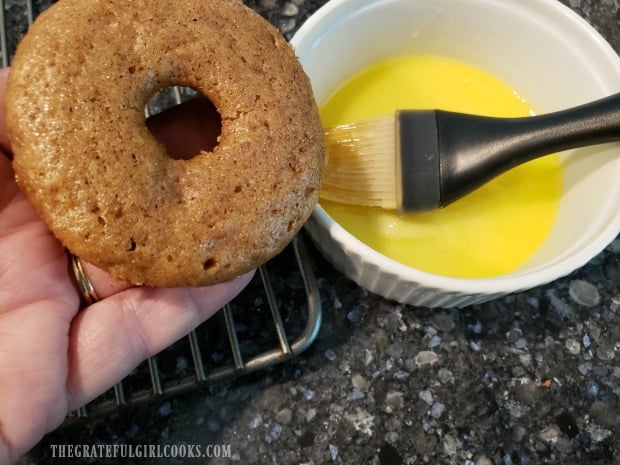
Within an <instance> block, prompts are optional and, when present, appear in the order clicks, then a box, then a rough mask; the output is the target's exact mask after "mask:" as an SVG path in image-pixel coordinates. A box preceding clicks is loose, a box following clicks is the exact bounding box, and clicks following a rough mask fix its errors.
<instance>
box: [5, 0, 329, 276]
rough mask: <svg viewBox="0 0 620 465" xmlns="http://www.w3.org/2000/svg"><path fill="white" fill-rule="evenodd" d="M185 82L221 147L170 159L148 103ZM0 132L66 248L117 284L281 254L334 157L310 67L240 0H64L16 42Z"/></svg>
mask: <svg viewBox="0 0 620 465" xmlns="http://www.w3.org/2000/svg"><path fill="white" fill-rule="evenodd" d="M172 85H181V86H186V87H192V88H194V89H196V90H198V91H199V92H200V93H202V94H203V95H205V96H207V97H208V98H209V99H210V100H211V101H212V102H213V104H214V105H215V107H216V108H217V110H218V111H219V113H220V115H221V118H222V130H221V135H220V139H219V143H218V145H217V146H216V147H215V148H214V149H213V150H212V151H211V152H204V151H203V152H201V153H200V154H198V155H196V156H195V157H193V158H191V159H189V160H175V159H173V158H171V157H170V156H168V155H167V153H166V148H165V147H164V146H163V145H161V144H159V143H158V142H157V141H156V140H155V139H154V137H153V136H152V134H151V133H150V132H149V131H148V129H147V128H146V125H145V121H144V107H145V104H146V103H147V102H148V101H149V100H150V98H151V97H152V96H153V95H154V94H155V93H156V92H157V91H159V90H161V89H163V88H166V87H169V86H172ZM7 126H8V130H9V136H10V139H11V143H12V147H13V151H14V169H15V172H16V176H17V180H18V183H19V185H20V186H21V188H22V189H23V190H24V191H25V192H26V194H27V196H28V197H29V199H30V200H31V202H32V203H33V204H34V205H35V208H36V209H37V211H38V212H39V214H40V215H41V217H42V218H43V220H44V221H45V222H46V223H47V224H48V226H49V227H50V229H51V230H52V232H53V233H54V234H55V235H56V236H57V237H58V238H59V239H60V240H61V242H62V243H63V244H64V246H66V247H67V248H68V249H69V250H71V252H73V253H74V254H76V255H78V256H80V257H81V258H82V259H84V260H86V261H88V262H91V263H93V264H95V265H97V266H99V267H101V268H103V269H105V270H107V271H108V272H110V273H111V274H112V276H113V278H115V279H116V280H118V281H121V282H129V283H133V284H138V285H151V286H168V287H171V286H199V285H207V284H213V283H217V282H222V281H227V280H230V279H232V278H234V277H236V276H238V275H240V274H242V273H244V272H246V271H249V270H251V269H253V268H254V267H256V266H258V265H260V264H262V263H264V262H265V261H267V260H268V259H270V258H271V257H273V256H274V255H275V254H277V253H279V252H280V251H281V250H282V249H283V248H284V247H285V246H286V244H288V242H289V241H290V240H291V239H292V238H293V236H294V235H295V234H296V233H297V231H298V230H299V229H300V228H301V226H302V225H303V223H304V222H305V221H306V220H307V219H308V217H309V215H310V214H311V211H312V208H313V207H314V205H315V204H316V202H317V199H318V192H319V188H320V181H321V176H322V171H323V168H324V165H325V153H324V148H323V134H322V128H321V124H320V120H319V117H318V111H317V108H316V102H315V101H314V97H313V94H312V89H311V86H310V83H309V80H308V78H307V76H306V75H305V74H304V72H303V70H302V68H301V66H300V64H299V61H298V59H297V57H296V56H295V54H294V52H293V50H292V47H291V46H290V45H289V44H288V43H287V42H286V40H285V39H284V38H283V37H282V36H281V34H280V33H279V32H278V31H277V30H276V29H275V28H274V27H272V26H271V25H270V24H269V23H268V22H267V21H266V20H264V19H263V18H261V17H260V16H259V15H258V14H256V13H255V12H254V11H252V10H251V9H249V8H247V7H246V6H244V5H243V3H242V2H241V1H240V0H184V1H182V2H170V1H168V0H165V1H164V0H122V1H120V0H89V1H84V0H60V1H59V2H58V3H56V4H54V5H53V6H52V7H50V8H49V9H48V10H46V11H45V12H44V13H43V14H41V15H40V16H39V18H38V19H37V20H36V22H35V23H34V25H33V26H32V27H31V29H30V30H29V32H28V34H27V35H26V36H25V38H24V39H23V40H22V42H21V43H20V44H19V46H18V50H17V52H16V55H15V57H14V59H13V63H12V68H11V71H10V74H9V83H8V89H7Z"/></svg>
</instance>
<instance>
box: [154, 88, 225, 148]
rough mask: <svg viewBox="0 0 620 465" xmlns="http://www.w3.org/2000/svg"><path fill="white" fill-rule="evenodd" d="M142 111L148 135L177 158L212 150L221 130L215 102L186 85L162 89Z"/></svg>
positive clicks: (220, 120)
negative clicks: (144, 115) (151, 135)
mask: <svg viewBox="0 0 620 465" xmlns="http://www.w3.org/2000/svg"><path fill="white" fill-rule="evenodd" d="M179 102H181V103H179ZM145 114H146V115H147V119H146V126H147V128H148V129H149V131H150V132H151V134H153V136H154V137H155V139H156V140H157V141H158V142H160V143H161V144H163V145H164V146H165V147H166V152H167V153H168V155H169V156H170V157H172V158H175V159H177V160H181V159H182V160H189V159H190V158H193V157H194V156H196V155H198V154H199V153H200V152H202V151H204V152H211V151H213V149H214V148H215V147H216V146H217V144H218V139H219V136H220V134H221V132H222V119H221V117H220V114H219V113H218V111H217V109H216V107H215V105H213V103H212V102H211V101H210V100H209V99H208V98H207V97H206V96H204V95H202V94H201V93H199V92H198V91H196V90H194V89H192V88H189V87H167V88H165V89H162V90H161V91H159V92H158V93H157V94H155V95H154V96H153V97H152V98H151V99H150V100H149V102H148V103H147V105H146V107H145Z"/></svg>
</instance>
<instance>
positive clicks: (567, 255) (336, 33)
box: [292, 0, 620, 307]
mask: <svg viewBox="0 0 620 465" xmlns="http://www.w3.org/2000/svg"><path fill="white" fill-rule="evenodd" d="M292 44H293V46H294V47H295V49H296V52H297V55H298V56H299V58H300V61H301V63H302V65H303V67H304V69H305V70H306V72H307V73H308V75H309V76H310V80H311V82H312V85H313V89H314V93H315V96H316V99H317V101H318V102H319V104H320V103H321V102H322V101H323V100H324V99H326V98H327V96H329V95H330V93H331V92H333V91H334V90H335V88H336V87H337V86H339V85H340V84H341V83H342V82H343V81H344V80H345V79H347V78H348V77H350V76H351V75H353V74H355V73H356V72H357V71H360V70H361V69H363V68H365V67H366V66H368V65H370V64H371V63H373V62H376V61H378V60H381V59H384V58H388V57H392V56H398V55H404V54H420V53H421V54H435V55H442V56H448V57H452V58H455V59H458V60H462V61H466V62H468V63H470V64H473V65H476V66H479V67H481V68H483V69H485V70H487V71H489V72H491V73H493V74H495V75H496V76H498V77H500V78H501V79H503V80H504V81H506V82H507V83H509V84H510V85H511V86H513V87H514V88H515V89H518V91H519V93H520V94H521V95H523V96H524V97H525V98H526V99H527V100H528V101H529V102H531V103H532V104H533V105H534V106H535V107H536V108H537V110H538V111H539V112H541V113H542V112H548V111H553V110H560V109H564V108H567V107H571V106H575V105H578V104H581V103H585V102H588V101H590V100H594V99H596V98H600V97H603V96H606V95H609V94H612V93H615V92H618V91H620V58H619V57H618V54H617V53H616V52H615V51H614V50H613V49H612V48H611V46H610V45H609V44H608V43H607V42H606V41H605V40H604V39H603V38H602V37H601V36H600V35H599V34H598V33H597V32H596V31H595V30H594V29H593V28H592V27H591V26H590V25H589V24H588V23H587V22H586V21H585V20H583V19H582V18H581V17H579V16H578V15H577V14H576V13H574V12H573V11H572V10H570V9H569V8H567V7H566V6H564V5H562V4H561V3H560V2H559V1H556V0H466V1H465V0H331V1H329V2H328V3H327V4H325V5H324V6H323V7H322V8H320V9H319V10H318V11H317V12H316V13H315V14H314V15H313V16H311V17H310V18H309V19H308V20H307V21H306V22H305V23H304V24H303V25H302V27H301V28H300V29H299V31H298V32H297V33H296V34H295V36H294V37H293V39H292ZM619 154H620V145H618V144H606V145H601V146H598V147H593V148H588V149H580V150H574V151H568V152H565V153H564V154H562V160H563V165H564V174H565V191H564V193H563V197H562V200H561V205H560V210H559V213H558V218H557V222H556V224H555V226H554V228H553V230H552V232H551V234H550V235H549V237H548V239H547V240H546V241H545V243H544V244H543V245H542V246H541V248H540V249H539V250H538V251H537V252H536V253H535V255H534V256H533V257H532V258H531V259H530V260H529V261H528V262H527V263H526V264H525V265H523V266H522V267H520V268H519V269H517V270H515V271H514V272H511V273H509V274H506V275H502V276H499V277H494V278H489V279H456V278H449V277H443V276H438V275H434V274H430V273H426V272H423V271H420V270H417V269H414V268H411V267H409V266H406V265H403V264H401V263H399V262H397V261H395V260H392V259H390V258H387V257H385V256H384V255H382V254H380V253H378V252H377V251H375V250H373V249H372V248H370V247H368V246H367V245H365V244H364V243H362V242H361V241H359V240H358V239H356V238H355V237H354V236H353V235H351V234H350V233H348V232H347V231H346V230H345V229H343V228H342V227H341V226H340V225H338V224H337V223H336V222H335V221H334V220H333V219H332V218H331V217H330V216H329V215H328V214H327V213H326V212H325V210H323V209H322V208H321V206H320V205H319V206H317V207H316V209H315V211H314V213H313V215H312V218H311V219H310V220H309V221H308V223H307V224H306V230H307V231H308V232H309V234H310V236H311V237H312V239H313V241H314V242H315V244H316V245H317V247H318V248H319V249H320V250H321V251H322V253H323V254H324V255H325V256H326V257H327V259H328V260H330V261H331V262H332V263H333V264H334V266H335V267H336V268H338V269H339V270H341V271H342V272H343V273H344V274H345V275H346V276H348V277H349V278H351V279H352V280H354V281H355V282H357V283H358V284H359V285H361V286H363V287H365V288H367V289H369V290H370V291H371V292H374V293H377V294H380V295H382V296H384V297H386V298H389V299H393V300H396V301H399V302H403V303H408V304H412V305H420V306H430V307H453V306H466V305H470V304H474V303H479V302H483V301H486V300H489V299H492V298H495V297H499V296H502V295H506V294H508V293H512V292H517V291H520V290H525V289H528V288H532V287H535V286H538V285H541V284H544V283H548V282H550V281H553V280H555V279H557V278H559V277H562V276H565V275H567V274H568V273H570V272H572V271H574V270H575V269H577V268H579V267H581V266H582V265H584V264H585V263H586V262H588V261H589V260H590V259H592V258H593V257H594V256H595V255H596V254H598V253H599V252H600V251H601V250H602V249H603V248H605V246H606V245H608V244H609V243H610V242H611V241H612V240H613V239H614V238H615V237H616V236H617V235H618V233H619V232H620V157H619V156H618V155H619Z"/></svg>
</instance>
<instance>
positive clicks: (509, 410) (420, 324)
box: [5, 0, 620, 465]
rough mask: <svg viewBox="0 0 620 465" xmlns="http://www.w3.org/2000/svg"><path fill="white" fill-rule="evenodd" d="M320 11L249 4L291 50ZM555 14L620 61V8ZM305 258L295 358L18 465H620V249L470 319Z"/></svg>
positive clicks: (305, 0) (125, 417) (289, 278)
mask: <svg viewBox="0 0 620 465" xmlns="http://www.w3.org/2000/svg"><path fill="white" fill-rule="evenodd" d="M19 3H20V2H19V1H17V0H13V1H7V2H5V4H6V5H7V8H11V7H13V5H14V4H19ZM21 3H23V2H21ZM322 3H323V1H320V0H291V1H286V2H285V1H280V0H251V1H248V4H250V6H252V7H254V8H256V9H257V10H258V11H259V12H260V13H261V14H263V15H265V17H267V18H268V19H269V20H270V21H271V22H273V23H274V24H275V25H276V26H278V27H279V28H280V30H281V31H282V32H283V33H284V34H285V35H286V36H287V38H290V37H291V36H292V34H293V32H294V31H295V30H296V28H297V27H298V26H299V24H300V23H302V22H303V21H304V19H305V18H307V17H308V16H309V15H310V14H311V12H312V11H314V10H315V9H316V8H317V7H318V6H319V5H320V4H322ZM564 3H566V4H568V5H569V6H570V7H571V8H573V9H574V10H576V11H577V12H578V13H579V14H581V15H582V16H584V17H585V18H586V19H587V20H588V21H590V22H591V23H592V24H593V25H594V26H595V27H596V28H597V29H598V30H599V31H600V32H601V33H602V34H603V35H604V36H605V37H606V38H607V39H608V40H609V42H610V43H611V44H612V46H614V48H615V49H616V50H617V51H620V4H619V2H618V0H564ZM311 253H313V254H314V255H315V257H314V258H315V260H314V266H315V270H316V275H317V279H318V285H319V289H320V292H321V303H322V306H323V324H322V327H321V330H320V333H319V334H318V338H317V340H316V342H315V343H314V344H313V345H312V346H311V347H310V349H308V350H307V351H306V352H304V353H303V354H302V355H301V356H299V357H297V358H295V359H293V360H291V361H289V362H286V363H283V364H280V365H277V366H275V367H273V368H270V369H268V370H264V371H260V372H257V373H254V374H252V375H248V376H244V377H242V378H239V379H237V380H235V381H229V382H225V383H221V384H218V385H216V386H213V387H211V388H210V389H201V390H199V391H194V392H191V393H189V394H185V395H179V396H176V397H172V398H167V399H160V400H156V401H155V402H152V403H150V404H148V405H145V406H142V407H137V408H131V409H126V410H121V411H119V412H115V413H113V414H111V415H108V416H105V417H99V418H92V419H88V420H79V421H78V422H77V423H74V424H71V425H68V426H65V427H62V428H60V429H59V430H58V431H56V432H53V433H51V434H49V435H48V436H47V437H46V438H44V440H43V441H42V442H41V443H40V444H39V445H38V446H36V447H35V448H34V449H33V450H32V451H31V452H30V453H29V454H28V455H27V456H25V457H24V458H23V460H22V463H24V464H26V463H82V462H85V463H95V462H96V463H211V464H229V463H240V464H247V465H251V464H283V465H319V464H331V463H334V464H371V465H400V464H414V463H416V464H417V463H432V464H439V463H441V464H444V463H445V464H463V465H465V464H467V465H488V464H496V465H500V464H501V465H511V464H515V465H529V464H614V465H619V464H620V239H616V241H615V242H614V243H612V244H611V245H610V246H609V247H608V248H607V249H606V250H605V251H604V252H603V253H601V254H600V255H599V256H597V257H596V258H594V259H593V260H592V261H591V262H590V263H589V264H588V265H586V266H585V267H583V268H582V269H580V270H578V271H577V272H575V273H574V274H572V275H571V276H568V277H566V278H564V279H560V280H558V281H556V282H554V283H551V284H549V285H547V286H544V287H540V288H536V289H533V290H531V291H528V292H524V293H520V294H516V295H512V296H509V297H505V298H502V299H499V300H496V301H493V302H490V303H486V304H483V305H479V306H475V307H471V308H467V309H464V310H429V309H425V308H412V307H408V306H403V305H397V304H395V303H393V302H389V301H386V300H384V299H382V298H380V297H377V296H375V295H371V294H369V293H368V292H366V291H365V290H363V289H361V288H359V287H357V286H356V285H355V284H353V283H352V282H350V281H349V280H347V279H346V278H344V277H343V276H342V275H341V274H339V273H338V272H337V271H335V270H334V269H333V268H332V267H331V266H330V265H329V264H327V263H326V262H325V261H324V260H323V259H322V258H321V257H319V256H318V254H317V253H316V251H315V250H314V249H312V248H311ZM284 268H286V267H284ZM272 280H276V281H278V285H279V286H280V290H281V291H282V292H284V293H285V297H284V298H283V299H281V301H282V305H283V306H287V305H294V304H292V303H291V302H295V301H296V300H295V299H297V297H295V296H297V294H299V292H301V291H300V288H299V285H298V281H299V276H298V272H296V271H294V270H293V271H290V270H286V269H282V270H281V271H280V270H278V269H277V267H276V270H275V271H274V275H273V276H272ZM262 304H263V303H262V302H260V299H257V300H254V301H253V302H252V303H251V306H253V307H256V308H254V309H250V310H251V311H254V310H256V309H257V308H258V307H260V306H261V305H262ZM207 324H209V323H207ZM184 363H186V360H185V362H184V359H183V358H182V357H179V358H178V359H177V367H176V368H177V369H181V370H182V369H183V366H184ZM51 444H160V445H164V444H176V445H180V444H201V445H203V447H204V446H207V445H222V446H226V447H228V448H229V449H228V450H229V451H230V453H231V454H230V455H231V457H229V458H213V459H211V460H210V461H209V460H207V459H193V460H190V459H171V458H165V459H164V458H162V459H150V460H148V461H145V460H138V459H136V460H135V461H134V462H132V461H131V460H122V461H121V460H108V461H104V460H97V461H94V460H90V461H89V460H84V459H83V460H79V459H71V460H69V459H58V460H54V459H52V458H50V455H51V453H50V451H51V449H50V445H51ZM224 450H226V449H224Z"/></svg>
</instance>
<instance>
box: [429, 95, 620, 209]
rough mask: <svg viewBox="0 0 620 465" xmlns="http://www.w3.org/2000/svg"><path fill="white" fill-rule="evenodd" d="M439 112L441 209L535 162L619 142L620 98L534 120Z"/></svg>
mask: <svg viewBox="0 0 620 465" xmlns="http://www.w3.org/2000/svg"><path fill="white" fill-rule="evenodd" d="M435 113H436V122H437V139H438V149H439V163H440V167H439V169H440V191H441V193H440V196H441V200H440V205H439V206H444V205H447V204H449V203H451V202H453V201H454V200H456V199H458V198H460V197H462V196H463V195H465V194H467V193H469V192H471V191H473V190H474V189H476V188H477V187H479V186H481V185H482V184H484V183H486V182H488V181H489V180H491V179H492V178H494V177H496V176H497V175H499V174H501V173H503V172H505V171H507V170H509V169H511V168H513V167H515V166H517V165H520V164H522V163H524V162H527V161H530V160H532V159H535V158H538V157H541V156H543V155H548V154H551V153H555V152H560V151H563V150H568V149H573V148H577V147H584V146H589V145H596V144H602V143H605V142H612V141H617V140H620V93H618V94H614V95H611V96H609V97H606V98H603V99H601V100H597V101H594V102H591V103H588V104H585V105H581V106H578V107H574V108H570V109H567V110H562V111H558V112H555V113H548V114H544V115H540V116H532V117H521V118H494V117H484V116H473V115H466V114H461V113H453V112H446V111H441V110H437V111H436V112H435Z"/></svg>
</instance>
